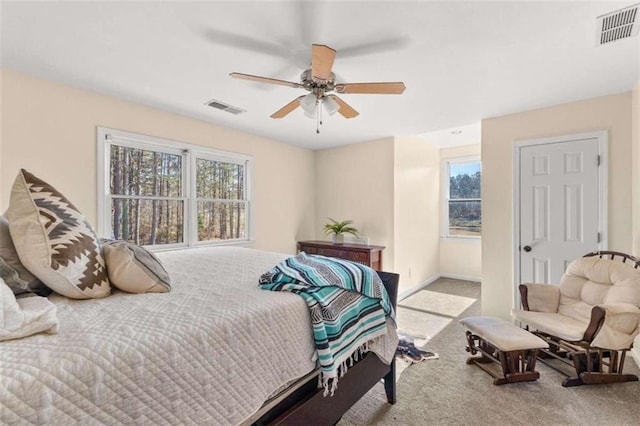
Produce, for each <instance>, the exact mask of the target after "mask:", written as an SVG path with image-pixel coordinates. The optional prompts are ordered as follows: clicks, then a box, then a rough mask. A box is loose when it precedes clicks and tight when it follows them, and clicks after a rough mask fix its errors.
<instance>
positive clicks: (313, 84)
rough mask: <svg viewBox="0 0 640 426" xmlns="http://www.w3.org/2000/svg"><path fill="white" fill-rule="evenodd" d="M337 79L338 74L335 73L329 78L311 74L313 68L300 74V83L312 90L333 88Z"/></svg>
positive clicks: (325, 90) (326, 90) (324, 90)
mask: <svg viewBox="0 0 640 426" xmlns="http://www.w3.org/2000/svg"><path fill="white" fill-rule="evenodd" d="M335 80H336V75H335V74H334V73H331V77H330V78H329V80H322V79H319V78H317V77H314V76H313V75H311V69H308V70H305V71H303V72H302V74H300V84H302V86H303V87H304V88H305V89H307V90H309V91H310V92H315V91H316V89H321V91H323V92H328V91H330V90H333V88H334V87H335V83H336V81H335Z"/></svg>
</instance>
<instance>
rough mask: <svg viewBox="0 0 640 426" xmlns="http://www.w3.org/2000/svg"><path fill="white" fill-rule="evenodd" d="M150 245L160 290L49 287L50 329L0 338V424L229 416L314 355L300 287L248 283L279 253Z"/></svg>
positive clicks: (225, 419)
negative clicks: (164, 289) (73, 296)
mask: <svg viewBox="0 0 640 426" xmlns="http://www.w3.org/2000/svg"><path fill="white" fill-rule="evenodd" d="M158 257H159V258H160V259H161V260H162V262H163V263H164V265H165V267H166V268H167V270H168V271H169V273H170V275H171V278H172V291H171V292H170V293H151V294H126V293H122V292H116V293H114V294H113V295H112V296H109V297H107V298H104V299H95V300H70V299H67V298H64V297H61V296H51V297H50V300H51V301H52V302H53V303H54V304H55V305H56V307H57V312H58V318H59V322H60V325H59V332H58V334H57V335H42V334H41V335H36V336H31V337H27V338H24V339H19V340H13V341H7V342H0V424H6V423H9V424H13V423H32V424H44V423H48V424H65V425H67V424H83V425H86V424H105V423H106V424H119V423H125V424H207V425H209V424H238V423H240V422H242V421H243V420H245V419H246V418H248V417H249V416H250V415H251V414H252V413H254V412H255V411H256V410H258V408H259V407H260V406H261V405H262V403H263V402H264V401H265V400H266V399H267V398H268V397H269V396H271V395H272V394H273V392H274V391H276V390H277V389H279V388H281V387H282V386H283V385H284V384H286V383H289V382H290V381H291V380H293V379H296V378H298V377H301V376H303V375H304V374H306V373H308V372H309V371H311V370H312V369H313V368H314V367H315V362H313V361H312V357H313V354H314V346H313V340H312V337H311V331H310V321H309V313H308V310H307V306H306V304H305V303H304V301H303V300H302V298H300V297H298V296H296V295H294V294H290V293H278V292H269V291H264V290H260V289H259V288H258V285H257V282H258V277H259V276H260V275H261V274H262V273H263V272H265V271H266V270H268V269H270V268H271V267H272V266H274V265H275V264H276V263H278V262H279V261H281V260H282V259H284V258H285V257H286V255H281V254H275V253H265V252H260V251H256V250H251V249H244V248H201V249H191V250H181V251H174V252H165V253H159V254H158ZM283 343H284V344H283ZM388 346H391V345H388ZM386 349H387V351H383V352H388V350H389V348H386ZM393 349H395V348H393Z"/></svg>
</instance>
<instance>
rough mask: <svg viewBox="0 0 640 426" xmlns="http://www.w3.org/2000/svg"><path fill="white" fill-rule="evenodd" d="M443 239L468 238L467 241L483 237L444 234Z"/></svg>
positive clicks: (479, 239)
mask: <svg viewBox="0 0 640 426" xmlns="http://www.w3.org/2000/svg"><path fill="white" fill-rule="evenodd" d="M440 239H442V240H452V241H456V240H467V241H481V240H482V237H476V236H473V235H443V236H441V237H440Z"/></svg>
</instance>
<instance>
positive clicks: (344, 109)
mask: <svg viewBox="0 0 640 426" xmlns="http://www.w3.org/2000/svg"><path fill="white" fill-rule="evenodd" d="M329 97H330V98H331V99H333V100H334V101H336V102H337V103H338V105H340V109H339V110H338V112H339V113H340V114H342V116H343V117H344V118H353V117H356V116H358V115H359V114H360V113H359V112H358V111H356V110H355V109H353V108H351V106H349V104H347V103H346V102H345V101H343V100H342V99H340V98H339V97H337V96H336V95H329Z"/></svg>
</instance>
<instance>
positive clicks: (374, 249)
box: [298, 241, 384, 271]
mask: <svg viewBox="0 0 640 426" xmlns="http://www.w3.org/2000/svg"><path fill="white" fill-rule="evenodd" d="M382 250H384V246H369V245H364V244H349V243H344V244H333V243H332V242H330V241H298V251H299V252H300V251H304V252H305V253H307V254H319V255H322V256H328V257H338V258H340V259H347V260H351V261H353V262H358V263H362V264H363V265H367V266H369V267H371V268H372V269H374V270H376V271H381V270H382Z"/></svg>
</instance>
